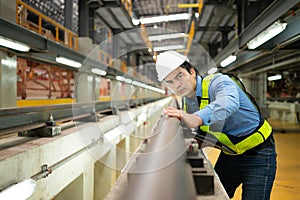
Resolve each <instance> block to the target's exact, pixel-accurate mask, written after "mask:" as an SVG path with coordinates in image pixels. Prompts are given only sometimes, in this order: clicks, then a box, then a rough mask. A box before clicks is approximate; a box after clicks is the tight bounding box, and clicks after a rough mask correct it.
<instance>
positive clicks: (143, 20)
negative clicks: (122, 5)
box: [140, 13, 190, 24]
mask: <svg viewBox="0 0 300 200" xmlns="http://www.w3.org/2000/svg"><path fill="white" fill-rule="evenodd" d="M189 18H190V14H189V13H181V14H173V15H162V16H157V17H145V18H140V23H141V24H153V23H159V22H168V21H178V20H188V19H189Z"/></svg>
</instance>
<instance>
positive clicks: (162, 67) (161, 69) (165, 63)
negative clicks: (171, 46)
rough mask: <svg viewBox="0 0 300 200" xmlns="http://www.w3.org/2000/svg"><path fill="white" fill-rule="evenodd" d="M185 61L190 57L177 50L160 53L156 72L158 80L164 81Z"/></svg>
mask: <svg viewBox="0 0 300 200" xmlns="http://www.w3.org/2000/svg"><path fill="white" fill-rule="evenodd" d="M184 61H188V58H187V57H186V56H184V55H182V54H180V53H178V52H176V51H165V52H163V53H160V54H159V55H158V56H157V58H156V64H155V65H156V72H157V75H158V80H159V81H162V80H163V79H164V78H166V76H168V75H169V74H170V73H171V72H172V71H173V70H175V69H176V68H177V67H179V66H180V65H181V64H183V63H184Z"/></svg>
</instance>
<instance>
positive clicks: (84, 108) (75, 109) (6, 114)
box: [0, 98, 160, 136]
mask: <svg viewBox="0 0 300 200" xmlns="http://www.w3.org/2000/svg"><path fill="white" fill-rule="evenodd" d="M159 99H160V98H145V99H136V100H130V101H128V100H120V101H103V102H87V103H73V104H60V105H49V106H35V107H23V108H4V109H0V136H1V135H5V134H9V133H14V132H19V131H26V130H31V129H35V128H40V127H44V126H46V124H45V122H46V121H48V120H49V115H50V114H51V115H52V116H53V118H54V120H55V121H57V122H64V121H69V120H77V119H78V120H79V119H82V118H87V117H89V119H90V120H92V119H94V120H96V119H97V114H99V113H103V114H114V113H117V112H118V111H119V110H126V109H130V108H132V107H136V106H139V105H143V104H147V103H150V102H153V101H156V100H159Z"/></svg>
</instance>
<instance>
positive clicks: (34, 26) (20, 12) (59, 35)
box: [16, 0, 78, 51]
mask: <svg viewBox="0 0 300 200" xmlns="http://www.w3.org/2000/svg"><path fill="white" fill-rule="evenodd" d="M29 13H31V14H33V15H34V16H36V17H37V19H38V20H37V23H35V22H32V21H29V20H27V16H28V14H29ZM16 23H17V24H19V25H21V26H24V27H26V28H28V29H30V30H33V31H35V32H37V33H39V34H41V35H44V36H46V37H47V38H51V39H53V40H55V41H56V42H59V43H61V44H63V45H65V46H67V47H69V48H71V49H74V50H76V51H77V50H78V36H77V34H75V33H73V32H72V31H71V30H69V29H67V28H65V27H64V26H62V25H61V24H59V23H57V22H55V21H54V20H52V19H50V18H49V17H47V16H45V15H43V14H42V13H40V12H39V11H37V10H36V9H34V8H32V7H31V6H29V5H27V4H26V3H24V2H22V1H21V0H17V1H16ZM45 23H48V24H49V26H50V27H51V28H52V29H53V30H50V29H47V28H44V27H43V24H45Z"/></svg>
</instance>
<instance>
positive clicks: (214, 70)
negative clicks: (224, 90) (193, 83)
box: [207, 67, 218, 74]
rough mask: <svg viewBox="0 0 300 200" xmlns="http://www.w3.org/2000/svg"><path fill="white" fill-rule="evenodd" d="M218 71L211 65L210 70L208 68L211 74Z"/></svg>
mask: <svg viewBox="0 0 300 200" xmlns="http://www.w3.org/2000/svg"><path fill="white" fill-rule="evenodd" d="M217 71H218V68H216V67H213V68H211V69H210V70H208V72H207V73H208V74H213V73H216V72H217Z"/></svg>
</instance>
